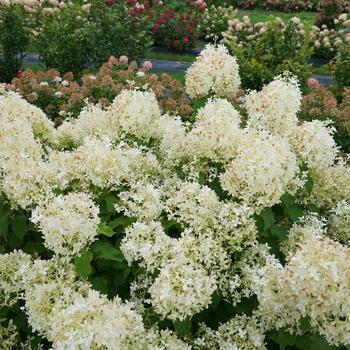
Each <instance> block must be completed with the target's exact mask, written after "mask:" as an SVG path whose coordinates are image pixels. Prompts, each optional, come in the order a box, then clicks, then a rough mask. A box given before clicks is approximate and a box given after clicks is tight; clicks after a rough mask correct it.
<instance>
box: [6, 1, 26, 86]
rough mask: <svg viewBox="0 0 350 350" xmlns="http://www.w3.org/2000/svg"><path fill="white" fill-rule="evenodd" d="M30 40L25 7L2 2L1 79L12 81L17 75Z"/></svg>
mask: <svg viewBox="0 0 350 350" xmlns="http://www.w3.org/2000/svg"><path fill="white" fill-rule="evenodd" d="M28 41H29V34H28V30H27V27H26V23H25V17H24V15H23V8H22V7H20V6H16V5H4V4H2V3H1V2H0V81H2V82H10V81H11V79H12V78H13V77H14V76H15V75H17V73H18V71H19V70H20V69H21V66H22V60H23V57H24V53H25V50H26V48H27V45H28Z"/></svg>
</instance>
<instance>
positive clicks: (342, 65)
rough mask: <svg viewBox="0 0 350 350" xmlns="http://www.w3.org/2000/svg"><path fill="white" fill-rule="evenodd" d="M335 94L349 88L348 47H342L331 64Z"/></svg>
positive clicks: (349, 57)
mask: <svg viewBox="0 0 350 350" xmlns="http://www.w3.org/2000/svg"><path fill="white" fill-rule="evenodd" d="M332 68H333V70H334V76H335V80H336V82H337V86H336V89H337V92H338V94H339V92H342V91H343V89H344V88H349V87H350V46H349V45H343V46H342V47H341V49H340V50H339V53H338V55H337V57H336V58H335V60H334V63H333V67H332Z"/></svg>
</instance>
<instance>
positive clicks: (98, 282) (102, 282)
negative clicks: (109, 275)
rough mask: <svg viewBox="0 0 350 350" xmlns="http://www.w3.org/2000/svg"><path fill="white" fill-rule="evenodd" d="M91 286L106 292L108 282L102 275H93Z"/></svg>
mask: <svg viewBox="0 0 350 350" xmlns="http://www.w3.org/2000/svg"><path fill="white" fill-rule="evenodd" d="M91 284H92V288H94V289H95V290H98V291H99V292H101V293H104V294H107V293H108V282H107V280H106V278H104V277H95V278H93V279H92V280H91Z"/></svg>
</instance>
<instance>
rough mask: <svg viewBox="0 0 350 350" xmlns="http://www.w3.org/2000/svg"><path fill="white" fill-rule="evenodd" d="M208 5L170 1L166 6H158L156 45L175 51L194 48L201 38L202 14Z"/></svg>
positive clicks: (155, 19) (155, 18) (154, 9)
mask: <svg viewBox="0 0 350 350" xmlns="http://www.w3.org/2000/svg"><path fill="white" fill-rule="evenodd" d="M205 8H206V5H205V3H204V2H202V1H196V2H193V1H188V0H186V1H183V2H181V1H170V2H167V3H166V6H163V5H156V6H155V7H154V8H152V13H154V27H153V36H154V40H155V44H156V45H158V46H164V47H167V48H170V49H173V50H175V51H184V50H186V49H187V48H190V47H194V46H195V43H196V41H197V40H198V37H199V34H200V33H199V23H200V19H201V13H202V12H203V11H204V10H205Z"/></svg>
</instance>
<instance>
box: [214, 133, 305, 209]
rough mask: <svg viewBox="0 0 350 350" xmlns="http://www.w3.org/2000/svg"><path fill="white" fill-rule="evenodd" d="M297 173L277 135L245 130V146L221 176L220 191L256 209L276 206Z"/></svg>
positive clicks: (292, 161) (292, 159) (286, 148)
mask: <svg viewBox="0 0 350 350" xmlns="http://www.w3.org/2000/svg"><path fill="white" fill-rule="evenodd" d="M298 171H299V168H298V164H297V159H296V157H295V155H294V153H293V152H292V150H291V149H290V146H289V144H288V143H287V141H286V140H285V139H283V138H281V137H279V136H277V135H269V134H268V133H266V132H262V131H261V132H257V131H253V130H247V132H246V142H244V143H242V148H241V150H240V152H239V154H238V156H237V158H235V159H234V160H233V161H232V162H231V164H230V166H229V167H228V168H226V172H225V173H223V174H222V176H221V184H222V187H223V189H224V190H226V191H228V192H229V193H230V194H231V195H232V196H233V197H237V198H239V199H241V200H242V201H243V203H246V204H247V205H250V206H253V207H254V208H256V209H262V208H264V207H270V206H273V205H274V204H276V203H278V202H279V200H280V197H281V196H282V195H283V194H284V193H285V192H286V191H288V189H289V188H290V187H291V186H292V185H293V182H294V180H295V178H296V176H297V173H298Z"/></svg>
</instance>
